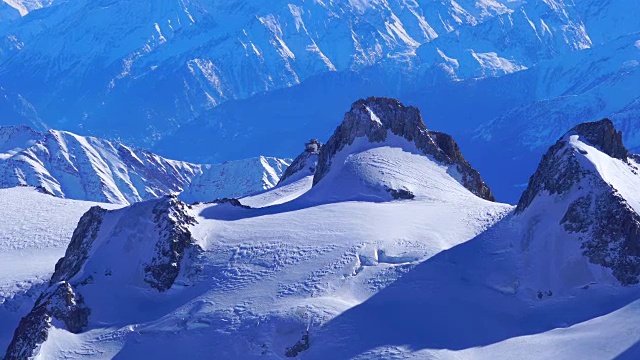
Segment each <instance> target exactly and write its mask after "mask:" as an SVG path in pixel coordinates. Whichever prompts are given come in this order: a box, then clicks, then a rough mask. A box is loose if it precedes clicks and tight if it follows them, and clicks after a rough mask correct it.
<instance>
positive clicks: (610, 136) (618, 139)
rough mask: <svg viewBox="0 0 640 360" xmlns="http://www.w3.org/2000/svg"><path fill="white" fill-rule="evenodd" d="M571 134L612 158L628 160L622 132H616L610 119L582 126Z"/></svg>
mask: <svg viewBox="0 0 640 360" xmlns="http://www.w3.org/2000/svg"><path fill="white" fill-rule="evenodd" d="M571 132H573V133H575V134H577V135H580V137H582V138H583V139H584V140H586V141H587V142H589V143H590V144H591V145H594V146H596V147H597V148H599V149H600V150H601V151H602V152H603V153H605V154H607V155H609V156H611V157H612V158H616V159H621V160H626V159H627V158H628V157H629V151H628V150H627V148H626V147H625V146H624V144H623V143H622V132H620V131H616V128H615V126H613V122H611V120H609V119H603V120H600V121H596V122H590V123H584V124H580V125H578V126H576V127H574V128H573V130H571Z"/></svg>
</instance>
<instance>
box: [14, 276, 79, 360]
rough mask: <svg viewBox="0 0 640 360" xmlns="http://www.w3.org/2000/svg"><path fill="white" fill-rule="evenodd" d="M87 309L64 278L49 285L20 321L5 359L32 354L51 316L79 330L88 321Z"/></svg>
mask: <svg viewBox="0 0 640 360" xmlns="http://www.w3.org/2000/svg"><path fill="white" fill-rule="evenodd" d="M90 313H91V310H90V309H88V308H87V307H86V306H85V304H84V300H83V299H82V296H81V295H80V294H77V293H76V292H74V290H73V288H72V287H71V285H70V284H69V283H68V282H66V281H63V282H60V283H58V284H56V285H55V286H52V287H50V288H49V290H48V291H45V292H44V293H43V294H42V295H40V298H39V299H38V301H37V302H36V304H35V306H34V307H33V310H31V312H30V313H29V314H28V315H27V316H25V317H24V318H22V320H21V321H20V324H19V325H18V328H17V329H16V331H15V333H14V336H13V340H12V341H11V344H9V348H8V349H7V354H6V356H5V360H14V359H15V360H21V359H27V358H30V357H31V356H33V355H34V351H35V350H36V349H37V347H38V346H39V345H40V344H42V343H43V342H45V341H46V340H47V337H48V331H49V329H50V328H51V321H52V320H53V319H56V320H58V321H60V322H62V323H64V324H65V326H66V328H67V330H69V331H70V332H72V333H79V332H81V331H82V330H83V329H84V328H85V327H86V326H87V325H88V323H89V314H90Z"/></svg>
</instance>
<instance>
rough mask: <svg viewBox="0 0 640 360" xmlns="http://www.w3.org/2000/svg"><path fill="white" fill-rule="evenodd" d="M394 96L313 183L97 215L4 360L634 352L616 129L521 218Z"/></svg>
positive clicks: (558, 159)
mask: <svg viewBox="0 0 640 360" xmlns="http://www.w3.org/2000/svg"><path fill="white" fill-rule="evenodd" d="M361 105H367V107H368V108H369V109H370V110H371V113H369V117H368V121H369V122H370V124H369V123H366V122H362V121H364V120H366V119H367V117H366V114H367V113H368V112H367V111H366V108H365V111H364V112H363V111H362V108H361V107H360V106H361ZM387 106H391V108H388V107H387ZM396 106H397V103H396V102H393V101H389V100H381V99H367V100H365V101H360V102H357V103H356V104H354V106H353V107H352V109H351V111H350V113H349V114H351V115H349V114H347V116H345V120H344V121H343V123H342V124H341V125H340V126H339V127H338V129H337V130H336V133H335V134H334V136H333V137H332V138H331V139H329V141H327V143H326V144H325V145H324V146H323V147H322V149H321V150H320V154H319V156H318V159H319V160H318V162H317V165H318V168H317V169H316V171H315V172H314V173H313V174H310V173H309V172H308V171H309V168H308V167H307V166H302V167H300V169H299V172H300V173H299V174H298V175H299V176H295V175H296V174H295V173H294V174H291V176H290V180H289V181H286V180H285V181H283V183H282V184H280V185H278V186H276V187H275V188H274V189H271V190H268V191H266V192H265V193H262V194H259V195H256V196H252V197H249V198H243V199H240V201H237V200H221V201H218V202H216V203H208V204H197V205H194V206H188V205H185V204H184V203H182V202H180V201H179V200H178V199H176V198H172V197H165V198H161V199H154V200H150V201H146V202H142V203H138V204H134V205H132V206H129V207H127V208H123V209H120V210H114V211H104V210H98V209H93V210H91V211H89V212H88V213H86V214H85V215H84V216H83V219H82V220H81V221H80V224H79V226H78V228H77V229H76V231H75V232H74V235H73V238H72V240H71V244H70V246H69V247H68V249H67V251H66V255H65V258H64V259H63V260H62V261H61V262H60V263H59V265H58V266H57V267H56V272H55V274H54V275H53V277H52V281H51V282H50V283H49V288H48V290H47V291H46V292H45V293H43V295H42V296H41V297H40V298H39V299H38V301H37V303H36V305H35V307H34V310H33V311H32V312H31V313H30V314H29V316H28V317H26V318H25V319H23V326H22V327H21V330H20V332H19V334H18V336H17V337H16V338H15V339H14V342H13V345H12V346H11V347H10V349H9V350H10V352H9V359H13V358H20V357H21V356H22V357H24V356H28V355H29V354H31V352H32V351H34V349H36V350H35V351H36V352H37V354H38V355H37V357H36V358H38V359H56V358H60V357H65V358H69V359H80V358H82V359H102V358H113V357H116V358H122V359H134V358H140V357H153V358H173V357H178V356H180V357H186V358H193V359H206V358H210V357H211V356H213V354H215V356H216V357H217V358H223V359H235V358H239V357H241V358H247V359H252V358H256V359H257V358H267V359H271V358H272V359H278V358H282V357H283V356H297V357H298V358H302V359H326V358H341V359H342V358H344V359H351V358H354V359H370V358H374V359H388V358H394V359H405V358H416V359H423V358H435V359H496V358H499V359H510V358H514V357H523V358H527V359H544V358H549V357H554V358H562V359H564V358H567V359H570V358H583V359H601V358H614V357H617V356H621V358H629V359H633V358H635V357H637V355H638V348H637V345H636V343H637V342H638V341H639V340H640V337H639V336H638V334H639V333H640V332H639V330H640V326H639V325H638V322H637V317H638V316H640V312H639V311H638V303H637V299H638V298H640V290H639V288H638V287H637V286H634V285H632V284H633V283H634V281H629V280H633V279H635V282H637V280H638V276H639V275H640V272H639V271H638V270H640V266H637V259H638V258H640V256H639V255H640V254H636V250H635V249H636V247H634V246H625V245H624V244H625V243H627V244H632V243H633V242H634V241H637V234H639V233H640V231H639V230H640V214H639V213H638V210H639V208H638V205H639V204H640V203H639V202H638V200H639V199H638V196H637V191H636V190H635V189H637V188H638V185H640V175H638V174H637V172H638V169H637V168H638V163H637V156H635V155H632V154H630V153H628V151H627V150H626V148H625V147H624V145H623V144H622V134H620V133H619V132H617V131H616V130H615V128H614V127H613V124H612V123H611V122H610V121H608V120H604V121H600V122H597V123H585V124H582V125H580V126H577V127H575V128H574V129H572V130H571V131H570V132H568V133H567V134H566V135H565V136H563V137H562V138H561V139H560V140H559V141H558V142H557V143H556V144H555V145H554V146H552V147H551V148H550V149H549V152H548V154H547V155H546V156H545V157H544V158H543V160H542V162H541V163H540V167H539V169H538V170H537V171H536V173H535V174H534V176H533V177H532V178H531V182H530V184H529V187H528V189H527V191H526V192H525V194H524V195H523V197H522V200H521V202H520V204H519V205H518V207H517V208H515V209H514V207H512V206H509V205H504V204H499V203H493V202H489V201H486V200H483V199H481V198H480V197H478V196H476V195H474V194H473V193H472V192H471V191H470V189H469V188H467V187H465V186H464V182H462V181H461V179H460V178H459V176H456V174H455V173H454V172H451V171H447V166H445V163H443V162H442V161H441V160H438V159H437V158H436V155H434V154H437V152H435V153H427V154H425V152H424V151H425V150H424V149H425V147H423V146H422V143H421V141H422V140H417V138H414V140H412V141H409V140H407V139H406V137H405V136H407V134H409V133H411V132H410V131H409V130H407V129H406V128H405V127H404V125H406V124H413V123H412V122H411V120H410V117H409V118H401V117H395V118H394V116H396V115H397V114H404V115H411V114H412V110H411V109H408V110H407V109H403V108H398V109H400V110H393V109H395V107H396ZM385 109H386V111H381V110H385ZM378 121H379V123H380V124H381V125H382V126H383V127H382V128H381V129H384V126H385V125H386V126H389V129H385V131H392V130H391V129H396V130H397V128H398V127H400V128H404V129H405V131H407V132H405V133H400V134H387V135H386V136H385V137H383V138H379V137H376V136H380V134H382V133H381V132H379V130H380V128H378V127H377V125H376V124H378ZM367 124H369V125H367ZM400 124H403V126H399V125H400ZM367 126H369V127H367ZM363 129H364V133H363V132H362V131H363ZM376 129H378V130H376ZM370 131H373V132H370ZM431 133H433V132H431ZM363 134H365V135H364V136H363ZM423 134H427V133H423ZM353 135H355V137H353ZM433 136H435V137H436V139H435V140H434V143H435V144H438V145H441V146H444V144H445V142H443V139H444V138H445V137H444V135H443V134H440V135H437V134H436V135H433ZM352 137H353V138H352ZM367 137H368V140H369V141H366V140H367ZM438 138H439V139H438ZM349 141H352V142H351V144H350V145H348V144H349ZM336 144H338V146H336ZM427 148H428V147H427ZM437 149H440V150H441V151H443V152H444V153H450V152H447V151H444V150H443V148H441V147H439V148H437ZM430 151H433V150H430ZM327 154H329V155H330V156H329V157H328V158H327V156H328V155H327ZM313 163H314V164H315V161H313ZM323 164H324V165H323ZM327 164H329V166H328V167H326V165H327ZM312 176H313V179H312ZM418 180H419V181H418ZM310 183H311V185H313V186H311V187H310V186H309V185H310ZM381 186H386V187H389V188H395V189H407V190H410V191H411V192H412V193H414V195H415V197H414V198H413V199H395V200H394V199H392V197H390V196H388V197H384V196H382V194H383V193H384V192H382V191H380V187H381ZM305 189H306V191H305ZM292 194H294V195H295V196H292ZM279 197H280V200H281V201H279ZM585 197H589V198H590V199H592V201H593V204H596V205H597V207H592V206H587V207H583V206H582V204H583V201H581V200H580V199H582V198H585ZM60 201H62V200H60ZM247 204H251V205H252V206H253V207H252V208H250V207H247V206H246V205H247ZM576 204H577V205H576ZM627 220H630V222H627ZM634 229H635V230H634ZM602 231H605V232H606V233H607V234H608V235H606V236H602V234H603V232H602ZM620 231H622V232H620ZM625 231H627V232H625ZM634 236H635V238H634ZM634 239H635V240H634ZM620 244H623V245H622V246H621V245H620ZM620 265H621V266H620ZM622 284H625V285H627V286H622ZM115 303H117V304H125V305H126V306H113V304H115ZM47 316H53V318H55V319H56V320H55V321H53V322H51V321H49V320H47V319H48V318H47ZM41 341H42V342H43V344H42V346H38V344H39V342H41Z"/></svg>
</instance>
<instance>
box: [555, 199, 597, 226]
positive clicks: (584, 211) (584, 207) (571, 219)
mask: <svg viewBox="0 0 640 360" xmlns="http://www.w3.org/2000/svg"><path fill="white" fill-rule="evenodd" d="M591 203H592V198H591V195H587V196H583V197H581V198H579V199H578V200H576V201H574V202H573V203H572V204H571V205H569V209H568V210H567V212H566V213H565V214H564V217H563V218H562V220H561V221H560V224H562V225H564V229H565V230H566V231H567V232H570V233H586V232H588V231H589V229H590V228H591V225H592V223H593V222H592V219H591V215H592V214H591V213H592V211H593V210H592V205H591Z"/></svg>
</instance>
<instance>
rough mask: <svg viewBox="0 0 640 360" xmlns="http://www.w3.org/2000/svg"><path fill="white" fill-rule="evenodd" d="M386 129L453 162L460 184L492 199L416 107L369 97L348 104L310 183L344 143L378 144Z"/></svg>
mask: <svg viewBox="0 0 640 360" xmlns="http://www.w3.org/2000/svg"><path fill="white" fill-rule="evenodd" d="M389 132H391V133H392V134H394V135H397V136H401V137H403V138H404V139H406V140H407V141H409V142H412V143H414V144H415V146H416V147H417V148H418V149H419V150H421V151H422V152H423V153H424V154H425V155H429V156H432V157H433V158H434V159H435V160H436V161H439V162H441V163H444V164H447V165H456V168H457V170H458V172H459V173H460V175H461V176H462V185H464V186H465V187H466V188H467V189H469V190H470V191H471V192H472V193H474V194H475V195H477V196H479V197H481V198H484V199H487V200H491V201H494V200H495V199H494V197H493V195H492V194H491V190H490V189H489V187H488V186H487V185H486V184H485V183H484V182H483V181H482V178H481V177H480V174H479V173H478V172H477V171H476V170H474V169H473V168H472V167H471V165H470V164H469V163H468V162H467V161H466V160H465V159H464V157H463V156H462V153H461V152H460V148H459V147H458V145H457V144H456V143H455V141H454V140H453V138H452V137H451V136H449V135H446V134H443V133H438V132H431V131H429V130H427V128H426V126H425V124H424V122H423V121H422V117H421V116H420V111H419V110H418V109H417V108H415V107H412V106H404V105H402V104H401V103H400V102H399V101H397V100H394V99H389V98H376V97H370V98H368V99H366V100H358V101H356V102H355V103H354V104H353V105H352V106H351V110H350V111H349V112H347V113H346V114H345V117H344V120H343V121H342V124H340V126H338V128H337V129H336V130H335V132H334V133H333V135H332V136H331V138H330V139H329V141H327V143H326V144H325V145H324V146H323V147H322V149H321V150H320V153H319V155H318V167H317V170H316V172H315V175H314V178H313V184H314V185H315V184H317V183H318V182H319V181H321V180H322V178H323V177H324V176H325V175H326V174H327V173H328V172H329V169H330V168H331V160H332V159H333V157H334V156H335V155H336V154H337V153H338V152H339V151H340V150H342V149H343V148H344V147H345V146H348V145H351V144H353V142H354V141H355V139H357V138H362V137H366V138H367V139H368V140H369V141H370V142H372V143H379V142H383V141H385V140H386V139H387V136H388V133H389Z"/></svg>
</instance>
